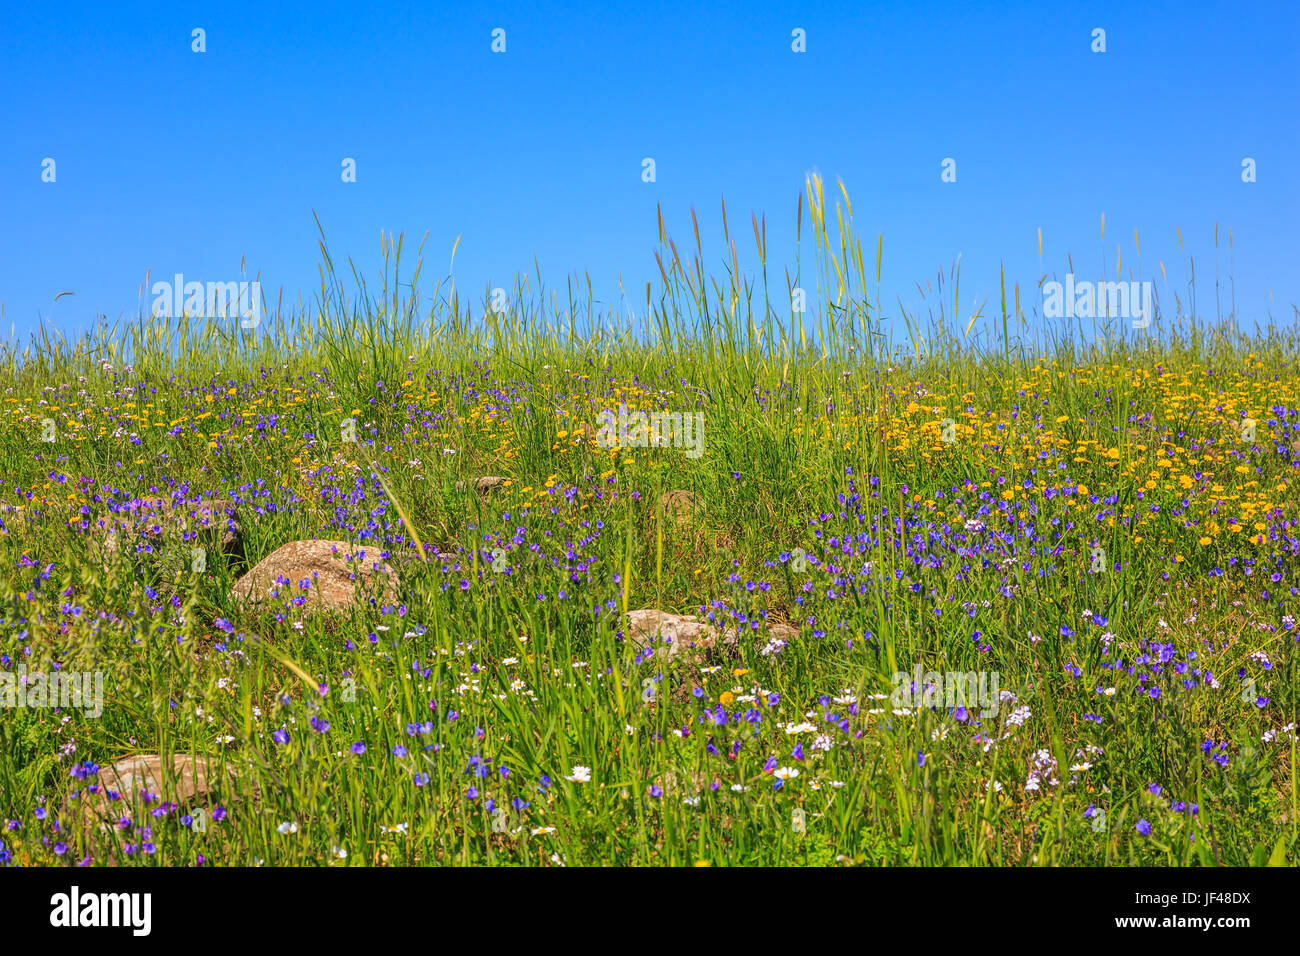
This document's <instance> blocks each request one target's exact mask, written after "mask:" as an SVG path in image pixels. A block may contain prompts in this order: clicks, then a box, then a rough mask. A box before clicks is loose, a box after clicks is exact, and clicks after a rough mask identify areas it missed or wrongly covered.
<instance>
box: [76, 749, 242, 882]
mask: <svg viewBox="0 0 1300 956" xmlns="http://www.w3.org/2000/svg"><path fill="white" fill-rule="evenodd" d="M223 778H224V779H223ZM86 783H87V784H97V788H96V791H95V792H93V793H92V792H91V791H90V789H89V786H87V787H83V788H81V789H80V791H79V793H78V795H77V797H76V799H72V798H69V799H68V800H66V801H65V802H64V805H63V813H62V816H63V819H64V820H65V822H72V823H78V822H79V823H80V825H81V826H82V827H85V828H87V834H86V852H87V854H88V855H89V856H90V857H91V859H92V860H93V861H94V862H97V863H106V864H108V865H110V866H115V865H117V864H119V863H121V862H122V860H121V859H120V858H119V853H118V840H119V839H120V836H118V837H113V836H108V833H109V831H110V830H112V829H114V828H115V827H116V826H117V823H118V821H119V820H121V819H122V818H123V817H128V818H130V819H131V820H134V821H137V823H140V822H143V821H144V820H148V819H149V817H148V814H149V812H150V811H152V810H155V809H158V808H159V807H162V806H163V805H164V804H167V803H171V804H175V805H176V806H177V807H183V808H188V807H192V806H197V805H200V804H201V805H204V806H206V805H208V804H210V803H217V802H219V801H220V796H219V792H220V790H221V789H222V785H223V784H227V785H234V784H236V783H237V775H236V773H235V771H234V768H233V767H231V766H229V765H227V766H226V767H225V772H224V773H223V772H222V767H221V762H220V761H219V760H215V759H213V760H210V759H208V758H206V757H196V756H192V755H190V754H175V755H173V757H172V766H171V773H170V774H169V773H167V772H166V763H165V761H164V760H163V758H162V756H161V755H159V754H136V755H135V756H131V757H123V758H122V759H121V760H118V761H116V762H114V763H113V764H112V765H111V766H108V767H104V768H101V769H100V771H99V775H98V777H93V778H89V779H87V781H86ZM256 789H257V788H256V786H254V787H252V788H251V791H250V792H251V793H253V794H255V793H256ZM109 791H112V792H114V793H116V794H117V795H118V798H117V799H116V800H114V799H111V798H110V797H109ZM142 792H144V793H148V794H149V795H150V798H151V799H150V801H149V802H148V803H146V802H145V801H144V798H143V796H142ZM226 792H227V796H226V798H225V799H226V800H227V801H230V800H234V799H236V798H238V797H241V796H244V795H245V794H244V793H243V792H242V791H238V790H236V789H235V788H234V787H233V786H232V787H231V788H230V789H229V790H227V791H226ZM201 825H204V824H199V823H198V822H197V821H196V823H195V824H194V826H195V828H196V829H197V828H198V827H199V826H201ZM70 836H71V834H70ZM69 842H72V840H71V839H69ZM128 842H129V838H128Z"/></svg>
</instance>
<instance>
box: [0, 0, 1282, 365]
mask: <svg viewBox="0 0 1300 956" xmlns="http://www.w3.org/2000/svg"><path fill="white" fill-rule="evenodd" d="M1139 6H1140V9H1135V7H1139ZM1298 11H1300V5H1298V4H1296V3H1294V2H1276V3H1274V2H1263V3H1252V4H1233V3H1222V4H1207V3H1186V2H1176V3H1151V4H1141V5H1135V4H1130V3H1124V4H1120V3H1109V4H1088V3H1062V4H1054V3H1041V2H1038V3H1035V2H1027V3H996V4H994V3H980V2H975V3H960V4H956V3H953V4H939V3H935V4H924V3H921V4H906V5H904V4H901V3H900V4H893V3H891V4H865V3H864V4H827V5H819V4H797V3H781V4H772V3H764V2H749V3H735V4H720V5H716V6H715V5H709V6H708V8H707V9H701V6H700V5H697V4H685V3H684V4H662V5H661V4H654V3H629V4H614V3H603V4H599V5H593V6H592V7H590V8H583V7H580V6H577V5H569V4H562V5H556V4H546V3H521V4H484V5H458V4H457V5H453V4H441V3H429V2H423V3H419V4H407V3H397V2H392V3H385V4H381V5H374V6H372V5H367V4H359V3H329V2H324V3H312V4H304V5H302V6H301V7H299V8H297V9H287V8H281V7H280V6H279V5H275V4H250V3H242V2H223V3H220V4H215V3H213V4H184V5H176V6H175V8H174V9H173V8H170V7H167V6H163V5H158V6H157V7H155V6H154V5H143V4H131V3H116V4H93V5H84V6H82V5H73V4H60V3H45V4H23V5H19V4H9V5H7V6H6V9H5V12H4V14H3V19H2V20H0V89H3V90H5V94H4V96H3V97H2V98H0V129H2V130H3V134H4V145H5V148H4V149H3V150H0V302H3V316H2V325H0V328H2V330H3V333H2V334H3V335H5V336H9V335H10V334H11V331H12V334H13V335H16V336H17V337H18V338H19V339H20V340H22V339H26V337H27V336H28V335H29V334H30V333H31V332H32V331H33V330H34V329H35V328H36V327H37V323H38V321H39V320H41V319H43V320H44V321H45V322H46V323H48V324H49V326H50V327H52V328H54V329H57V330H59V331H61V332H63V334H65V335H71V334H74V333H76V332H77V331H78V330H80V329H84V328H85V327H87V326H88V325H89V324H90V323H92V322H93V321H94V320H95V317H96V316H98V315H101V314H102V315H107V316H108V318H109V320H110V321H112V320H114V319H117V318H119V317H130V316H133V315H135V314H136V313H137V312H138V311H139V310H140V309H141V308H144V309H146V310H147V309H148V308H149V307H150V305H151V302H152V296H151V295H149V290H147V289H146V290H145V296H144V298H143V299H141V297H140V290H141V285H142V283H143V282H144V278H145V273H146V270H152V274H153V276H152V278H153V279H154V280H157V279H159V278H170V277H171V276H172V275H173V274H174V273H177V272H180V273H183V274H184V275H185V276H186V278H187V279H197V280H200V281H231V280H236V279H238V278H240V271H239V268H240V262H241V259H243V260H245V262H246V264H247V265H246V273H245V277H246V278H250V279H251V278H253V276H254V274H260V279H261V282H262V286H263V288H264V290H266V293H267V298H268V299H271V300H274V298H275V297H276V294H277V292H278V290H279V289H280V288H281V287H283V289H284V293H285V300H286V302H292V301H294V300H296V299H297V297H298V296H299V295H300V294H301V295H302V296H303V297H304V299H306V300H307V301H310V300H311V298H312V296H313V295H314V292H315V289H316V287H317V282H318V280H317V271H316V264H317V262H318V259H319V250H318V245H317V243H318V234H317V228H316V223H315V220H314V219H313V216H312V213H313V210H314V211H315V213H316V215H318V216H319V217H320V219H321V222H322V223H323V224H324V227H325V231H326V237H327V239H328V242H329V246H330V251H331V253H332V254H333V256H334V257H335V260H336V261H344V260H345V259H346V257H348V256H351V257H352V258H353V260H354V261H355V262H356V263H357V265H358V267H359V268H361V269H362V270H365V271H367V274H368V275H370V276H374V275H375V274H376V273H377V270H378V269H379V267H380V260H381V255H380V243H379V237H380V232H381V230H385V231H393V232H405V233H406V237H407V242H408V243H410V244H411V246H410V248H412V249H413V248H414V245H417V244H418V242H419V240H420V239H421V237H423V236H424V234H425V233H426V232H428V234H429V237H428V241H427V243H426V245H425V259H426V264H425V268H424V276H423V279H424V280H429V285H428V289H427V292H428V293H431V292H432V281H431V280H432V279H433V278H435V277H436V276H438V275H442V274H445V273H446V271H447V264H448V261H449V254H450V251H451V247H452V243H453V242H454V241H455V239H456V237H457V236H460V237H461V242H460V247H459V250H458V252H457V255H456V261H455V281H456V285H457V287H458V288H459V289H460V290H461V291H462V293H465V294H469V295H471V296H472V297H473V299H474V300H475V302H476V307H475V311H476V313H477V312H478V305H477V304H478V303H480V302H481V296H482V293H483V290H484V289H485V288H486V287H487V286H488V285H489V284H491V285H493V286H497V285H501V286H509V285H510V284H511V281H512V278H513V276H514V275H515V274H516V273H518V272H521V271H522V272H530V273H531V272H532V270H533V268H534V262H533V260H534V256H536V258H537V260H538V261H539V262H540V265H541V270H542V278H543V280H545V281H546V283H547V284H548V286H549V287H552V288H559V289H561V290H562V289H563V288H564V283H565V279H566V276H567V275H570V274H572V273H574V272H578V273H582V272H589V273H590V274H591V277H592V281H593V283H594V286H595V289H596V294H597V297H598V298H599V299H601V300H602V301H605V302H611V301H617V298H618V282H619V279H620V278H621V279H622V281H623V283H624V285H625V287H626V288H627V289H629V290H637V289H639V290H641V291H640V293H639V295H634V296H633V297H632V298H633V303H634V304H636V303H639V302H640V301H642V299H643V296H644V287H645V282H646V281H647V280H650V279H652V278H653V277H655V276H657V269H656V267H655V264H654V259H653V252H654V250H655V248H656V246H657V229H656V219H655V207H656V204H661V205H662V207H663V210H664V215H665V219H666V222H667V225H668V230H669V233H670V234H671V235H673V236H675V237H676V238H677V240H678V246H679V248H680V247H681V246H682V245H683V244H684V243H685V244H692V243H693V238H692V239H691V240H690V241H689V243H688V241H687V237H688V235H690V233H691V226H690V210H691V208H692V207H694V208H695V209H696V210H697V212H698V214H699V216H700V227H701V233H702V239H703V242H704V246H705V252H706V267H707V268H710V269H712V270H714V271H715V272H716V273H719V274H722V273H724V265H723V254H724V244H723V239H722V232H721V223H720V214H719V201H720V199H723V198H725V200H726V203H727V209H728V214H729V218H730V219H731V223H732V232H733V235H736V236H738V237H740V242H739V252H740V256H741V262H742V266H746V265H748V266H749V267H750V268H756V267H757V257H756V255H755V254H754V249H753V241H752V234H751V231H750V229H749V226H748V218H749V214H750V212H751V211H753V212H757V213H758V214H759V215H762V214H764V213H765V214H766V215H767V222H768V250H769V258H770V260H771V269H772V272H773V284H774V285H780V286H782V287H783V285H784V280H783V279H779V280H778V279H777V277H779V276H782V274H783V270H784V268H785V267H786V266H787V265H789V266H791V267H792V266H793V262H794V212H795V201H796V198H797V197H798V195H799V193H800V191H801V190H802V189H803V184H804V178H805V176H806V175H807V174H808V173H809V172H810V171H812V170H819V171H820V172H821V174H822V175H823V176H824V177H825V179H826V181H827V183H828V185H832V186H833V184H834V181H835V180H836V178H840V179H842V180H843V181H844V183H845V185H846V186H847V188H848V190H849V194H850V196H851V197H852V199H853V203H854V214H855V225H856V227H857V229H858V230H859V232H860V233H861V234H862V235H863V236H864V237H867V240H866V241H867V244H868V246H869V247H874V241H875V236H876V235H877V234H878V233H883V234H884V264H883V265H884V268H883V272H884V276H883V282H882V298H883V300H884V304H885V306H886V312H887V313H888V314H890V315H891V316H896V315H897V308H896V307H895V305H896V300H897V299H898V298H901V299H902V301H903V304H904V305H905V306H906V307H908V308H909V309H910V308H912V307H915V306H916V305H917V304H918V300H919V295H918V293H917V290H916V283H917V282H918V281H920V282H922V283H924V281H925V280H926V279H927V278H932V277H933V276H934V275H935V273H936V272H937V271H938V270H940V269H945V270H946V269H947V268H948V266H949V265H950V264H951V263H952V261H953V260H954V259H955V258H956V257H957V256H958V254H960V255H961V257H962V278H961V282H962V305H961V307H962V309H963V310H967V311H966V314H967V315H968V314H969V311H968V310H969V307H970V306H972V305H973V304H975V303H976V302H978V301H979V300H980V299H983V298H984V297H985V296H988V297H989V305H988V307H987V308H986V313H991V312H992V311H994V310H995V307H996V302H997V288H998V285H997V283H998V267H999V263H1000V262H1004V263H1005V264H1006V268H1007V274H1008V278H1009V280H1010V281H1019V282H1021V284H1022V287H1025V286H1029V287H1032V286H1033V285H1034V284H1035V282H1036V281H1037V278H1038V276H1039V274H1040V265H1039V259H1038V252H1037V247H1036V241H1037V240H1036V233H1037V230H1038V229H1039V228H1040V227H1041V228H1042V229H1043V234H1044V255H1043V260H1042V271H1046V272H1054V273H1057V274H1058V275H1059V276H1063V275H1064V273H1065V272H1066V271H1068V267H1067V265H1066V259H1065V257H1066V254H1067V253H1070V254H1072V255H1073V259H1074V268H1075V272H1076V274H1080V275H1090V276H1092V277H1094V278H1095V277H1099V274H1100V272H1101V269H1102V264H1103V261H1104V262H1105V263H1106V265H1107V267H1108V269H1109V270H1110V274H1109V275H1107V276H1106V277H1107V278H1114V275H1113V269H1114V261H1115V249H1116V245H1120V246H1122V247H1123V256H1124V262H1125V264H1126V266H1127V265H1128V264H1129V263H1132V264H1134V265H1135V266H1136V265H1137V257H1136V255H1135V252H1134V244H1133V231H1134V229H1135V228H1136V229H1137V230H1138V232H1139V235H1140V238H1141V243H1142V249H1141V268H1142V277H1143V278H1151V277H1152V276H1158V274H1159V266H1158V263H1159V261H1161V260H1163V261H1164V263H1165V267H1166V270H1167V271H1168V274H1169V278H1170V280H1171V283H1170V285H1171V286H1172V287H1174V288H1177V289H1179V290H1181V288H1182V285H1183V282H1184V279H1185V274H1186V267H1185V264H1184V262H1185V254H1183V253H1180V251H1179V249H1178V243H1177V236H1176V234H1175V228H1176V227H1178V228H1181V230H1182V235H1183V239H1184V242H1185V244H1186V247H1187V254H1190V255H1192V256H1194V257H1195V259H1196V270H1197V278H1198V281H1197V287H1198V296H1199V303H1200V306H1201V311H1202V312H1203V313H1208V314H1209V317H1213V310H1214V285H1213V275H1214V245H1213V242H1214V230H1215V224H1216V222H1217V223H1218V224H1219V227H1220V239H1221V246H1222V248H1221V250H1220V262H1219V266H1220V270H1221V273H1222V279H1223V291H1222V294H1223V301H1224V309H1225V310H1226V309H1227V301H1228V294H1229V290H1228V285H1227V270H1228V266H1229V258H1228V251H1227V230H1228V228H1229V227H1231V228H1232V229H1233V236H1234V243H1235V249H1234V252H1233V263H1232V265H1233V268H1234V273H1235V291H1236V299H1237V304H1238V312H1239V314H1240V316H1241V319H1242V321H1243V322H1245V323H1250V322H1253V321H1255V320H1261V319H1263V318H1265V316H1266V315H1267V313H1268V312H1269V311H1270V310H1271V311H1272V313H1273V315H1274V316H1275V317H1276V318H1277V320H1278V321H1279V322H1287V323H1289V322H1292V321H1293V313H1292V310H1291V304H1292V303H1300V278H1298V277H1300V270H1298V269H1297V262H1300V241H1298V240H1297V231H1298V230H1297V225H1296V224H1297V222H1298V221H1300V202H1298V201H1297V192H1298V188H1297V172H1300V163H1298V159H1300V153H1298V151H1297V150H1298V147H1300V133H1298V131H1300V123H1298V122H1297V119H1298V118H1300V52H1298V50H1300V12H1298ZM196 27H201V28H203V29H204V30H205V31H206V47H207V51H206V52H205V53H202V54H199V53H194V52H192V51H191V31H192V30H193V29H194V28H196ZM497 27H500V28H502V29H504V30H505V31H506V52H505V53H504V54H494V53H493V52H492V50H491V43H492V36H491V33H492V30H493V29H494V28H497ZM1096 27H1101V28H1103V29H1105V30H1106V52H1105V53H1100V54H1098V53H1093V52H1092V51H1091V49H1090V45H1091V42H1092V37H1091V33H1092V30H1093V29H1094V28H1096ZM795 28H802V29H804V30H805V31H806V37H807V52H806V53H802V54H797V53H794V52H793V51H792V50H791V42H792V41H791V31H792V30H793V29H795ZM47 157H49V158H53V159H54V160H55V162H56V167H55V168H56V181H55V182H53V183H46V182H42V179H41V174H42V161H43V160H44V159H45V158H47ZM344 157H352V158H354V159H355V160H356V164H357V181H356V182H355V183H344V182H342V180H341V175H340V173H341V163H342V160H343V159H344ZM644 157H653V158H654V160H655V163H656V177H657V178H656V181H655V182H654V183H646V182H643V181H642V177H641V172H642V165H641V163H642V159H643V158H644ZM946 157H952V158H954V159H955V160H956V163H957V181H956V182H955V183H943V182H941V180H940V172H941V168H940V164H941V161H942V160H943V159H944V158H946ZM1245 157H1251V158H1253V159H1254V160H1255V161H1256V164H1257V177H1258V179H1257V181H1256V182H1254V183H1243V182H1242V181H1241V163H1242V160H1243V158H1245ZM1103 213H1104V214H1105V215H1106V238H1105V242H1104V244H1103V242H1102V241H1101V239H1100V236H1099V222H1100V219H1101V216H1102V214H1103ZM804 256H805V263H809V262H811V248H810V247H806V248H805V250H804ZM1103 256H1104V260H1103ZM1125 272H1126V273H1127V268H1126V270H1125ZM422 284H423V283H422ZM61 292H74V293H75V295H72V296H65V297H63V298H61V299H60V300H59V301H58V302H57V303H55V302H54V297H55V296H56V295H57V294H58V293H61ZM1270 292H1271V297H1272V298H1271V300H1270ZM426 295H427V293H426ZM1162 298H1163V296H1162ZM968 300H969V301H968ZM1164 304H1165V305H1170V304H1171V303H1169V302H1167V301H1166V302H1165V303H1164ZM900 328H901V326H900Z"/></svg>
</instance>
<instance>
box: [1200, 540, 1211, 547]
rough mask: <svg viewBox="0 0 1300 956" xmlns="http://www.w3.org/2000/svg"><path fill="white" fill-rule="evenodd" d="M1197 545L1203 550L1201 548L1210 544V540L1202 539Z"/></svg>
mask: <svg viewBox="0 0 1300 956" xmlns="http://www.w3.org/2000/svg"><path fill="white" fill-rule="evenodd" d="M1197 543H1198V544H1199V545H1200V546H1201V547H1202V548H1203V547H1205V546H1206V545H1207V544H1209V543H1210V539H1209V538H1202V539H1201V540H1200V541H1198V542H1197Z"/></svg>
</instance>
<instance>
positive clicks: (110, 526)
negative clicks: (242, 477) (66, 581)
mask: <svg viewBox="0 0 1300 956" xmlns="http://www.w3.org/2000/svg"><path fill="white" fill-rule="evenodd" d="M237 510H238V509H237V506H236V504H235V503H234V502H233V501H228V500H224V499H209V498H200V499H195V500H193V501H190V500H187V499H181V498H162V497H158V498H141V499H140V500H138V501H131V502H128V503H127V504H126V505H124V506H123V507H121V508H119V509H118V510H115V511H113V512H111V513H110V514H109V515H107V516H106V517H103V518H100V519H99V520H98V521H96V522H95V525H94V527H95V529H97V530H99V531H102V532H103V536H102V538H101V539H100V540H101V544H102V547H103V549H104V551H105V552H106V553H108V554H113V553H116V552H117V550H118V548H119V547H120V545H119V538H120V537H122V536H125V538H126V540H127V541H132V540H134V539H136V538H140V537H145V536H147V537H149V538H151V539H154V540H162V539H163V538H164V537H166V536H167V534H168V532H177V533H179V534H180V535H184V534H186V533H188V532H191V531H193V532H195V533H197V534H198V535H199V536H200V539H207V540H208V541H210V542H211V543H212V545H213V546H214V547H218V548H220V550H221V551H223V552H225V553H226V554H228V555H238V554H240V553H241V552H242V549H243V534H242V530H241V528H240V525H239V518H238V516H237ZM195 546H196V547H197V546H198V543H197V540H195ZM129 550H131V551H134V550H135V547H134V545H132V546H131V547H130V549H129Z"/></svg>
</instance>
